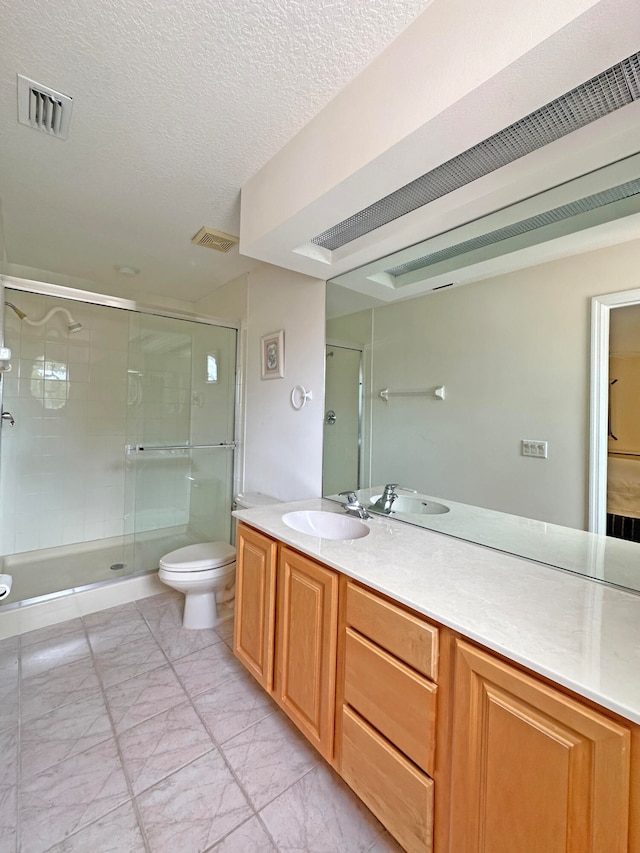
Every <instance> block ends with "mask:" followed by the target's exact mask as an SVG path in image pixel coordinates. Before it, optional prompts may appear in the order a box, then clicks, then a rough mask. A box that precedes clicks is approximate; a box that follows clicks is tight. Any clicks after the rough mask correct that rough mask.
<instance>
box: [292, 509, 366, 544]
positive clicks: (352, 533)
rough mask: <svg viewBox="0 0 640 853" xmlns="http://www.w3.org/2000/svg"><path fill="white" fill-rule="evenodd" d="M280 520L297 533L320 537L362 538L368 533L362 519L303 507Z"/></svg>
mask: <svg viewBox="0 0 640 853" xmlns="http://www.w3.org/2000/svg"><path fill="white" fill-rule="evenodd" d="M282 520H283V521H284V523H285V524H286V525H288V526H289V527H291V528H292V529H293V530H297V531H298V533H307V534H308V535H309V536H319V537H320V539H342V540H346V539H362V537H363V536H368V535H369V528H368V527H367V525H366V524H365V523H364V521H360V520H359V519H357V518H351V517H350V516H348V515H340V513H337V512H323V511H322V510H312V509H304V510H298V512H287V513H285V514H284V515H283V516H282Z"/></svg>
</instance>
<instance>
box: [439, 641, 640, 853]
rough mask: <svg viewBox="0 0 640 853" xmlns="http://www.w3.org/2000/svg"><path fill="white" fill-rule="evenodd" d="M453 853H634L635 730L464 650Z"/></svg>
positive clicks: (459, 657)
mask: <svg viewBox="0 0 640 853" xmlns="http://www.w3.org/2000/svg"><path fill="white" fill-rule="evenodd" d="M455 665H456V676H455V709H454V720H453V750H452V785H451V827H450V832H451V848H450V849H451V851H455V853H481V851H482V853H486V851H491V853H541V851H544V853H605V851H606V853H627V850H631V849H632V848H631V847H629V837H628V816H629V768H630V765H629V762H630V728H629V727H626V726H623V725H620V724H618V723H617V722H615V721H614V720H613V719H611V718H610V717H608V716H606V715H605V714H602V713H600V712H599V711H597V710H596V709H594V708H592V707H590V706H589V705H588V704H587V703H583V702H580V701H577V700H576V699H574V698H573V697H572V696H568V695H567V694H566V693H564V692H563V691H562V689H561V688H558V689H556V688H555V687H553V686H551V685H548V684H546V683H544V682H543V681H542V680H539V679H537V678H535V677H532V676H530V675H529V674H527V673H524V672H522V671H521V670H519V669H518V668H516V667H515V666H511V665H510V664H508V663H507V662H505V661H503V660H501V659H500V658H498V657H496V656H494V655H492V654H490V653H488V652H485V651H483V650H481V649H478V648H476V647H474V646H472V645H470V644H469V643H466V642H465V641H464V640H458V641H457V650H456V664H455Z"/></svg>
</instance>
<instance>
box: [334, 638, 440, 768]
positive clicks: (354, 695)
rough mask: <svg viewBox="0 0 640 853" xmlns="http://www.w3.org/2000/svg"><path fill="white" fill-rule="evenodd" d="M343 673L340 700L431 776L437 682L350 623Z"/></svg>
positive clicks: (346, 639)
mask: <svg viewBox="0 0 640 853" xmlns="http://www.w3.org/2000/svg"><path fill="white" fill-rule="evenodd" d="M344 672H345V675H344V701H345V702H347V703H348V704H349V705H351V707H352V708H354V709H355V710H356V711H357V712H358V713H359V714H360V715H361V716H362V717H364V718H365V719H366V720H368V722H369V723H371V725H372V726H374V727H375V728H376V729H377V730H378V731H379V732H380V733H381V734H382V735H384V736H385V737H386V738H388V739H389V740H390V741H391V742H392V743H393V744H394V745H395V746H397V748H398V749H399V750H401V751H402V752H404V754H405V755H406V756H408V758H410V759H411V760H412V761H414V762H415V763H416V764H417V765H418V766H419V767H421V768H422V769H423V770H424V771H425V773H429V774H430V775H433V765H434V753H435V728H436V695H437V690H438V688H437V687H436V685H435V684H433V683H432V682H430V681H427V679H426V678H424V677H423V676H421V675H419V674H418V673H417V672H415V671H414V670H412V669H410V668H409V667H408V666H405V664H403V663H401V661H399V660H397V659H396V658H395V657H393V656H392V655H390V654H388V653H387V652H385V651H383V650H382V649H380V648H379V647H378V646H376V645H374V644H373V643H371V642H370V641H369V640H367V639H365V638H364V637H361V636H360V635H359V634H357V633H356V632H355V631H353V630H352V629H351V628H347V629H346V632H345V669H344Z"/></svg>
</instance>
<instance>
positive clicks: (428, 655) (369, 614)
mask: <svg viewBox="0 0 640 853" xmlns="http://www.w3.org/2000/svg"><path fill="white" fill-rule="evenodd" d="M346 622H347V625H351V626H352V627H353V628H355V629H356V630H357V631H358V632H359V633H360V634H363V635H364V636H365V637H368V638H369V639H370V640H373V641H374V643H377V644H378V645H379V646H381V647H382V648H383V649H386V650H387V651H389V652H391V654H393V655H395V656H396V657H397V658H399V659H400V660H401V661H404V662H405V663H407V664H409V666H411V667H413V668H414V669H417V670H418V672H421V673H422V674H423V675H426V677H427V678H430V679H431V680H432V681H437V680H438V628H436V626H435V625H430V624H429V623H428V622H425V620H424V619H421V618H420V617H418V616H416V615H414V614H413V613H409V612H407V611H406V610H403V609H402V608H400V607H398V606H397V605H395V604H391V602H389V601H386V600H385V599H384V598H381V597H380V596H379V595H376V594H375V593H373V592H369V590H366V589H363V588H362V587H360V586H356V585H355V584H353V583H351V582H349V583H347V604H346Z"/></svg>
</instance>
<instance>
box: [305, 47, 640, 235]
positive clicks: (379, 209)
mask: <svg viewBox="0 0 640 853" xmlns="http://www.w3.org/2000/svg"><path fill="white" fill-rule="evenodd" d="M639 99H640V53H634V54H633V55H632V56H630V57H628V58H627V59H624V60H623V61H622V62H619V63H618V64H617V65H614V66H613V67H611V68H609V69H607V70H606V71H603V72H602V73H601V74H598V75H597V76H596V77H593V78H592V79H591V80H587V82H586V83H582V84H581V85H580V86H577V87H576V88H575V89H572V90H571V91H570V92H567V93H566V94H564V95H561V96H560V97H559V98H556V100H554V101H551V102H550V103H549V104H546V105H545V106H544V107H541V108H540V109H538V110H535V111H534V112H532V113H530V114H529V115H527V116H525V117H524V118H522V119H520V120H519V121H517V122H515V123H514V124H512V125H510V126H509V127H507V128H505V129H504V130H500V131H498V133H494V134H493V136H490V137H489V138H488V139H485V140H483V141H482V142H479V143H478V144H477V145H474V146H473V147H472V148H469V149H468V150H467V151H463V152H462V153H461V154H458V155H457V156H456V157H454V158H452V159H451V160H448V161H447V162H446V163H443V164H442V165H440V166H437V167H436V168H435V169H432V170H431V171H430V172H427V173H426V174H425V175H421V176H420V177H419V178H416V179H415V180H414V181H411V183H409V184H406V185H405V186H404V187H400V189H398V190H395V192H392V193H390V195H388V196H385V198H382V199H380V200H379V201H376V202H374V203H373V204H372V205H370V206H369V207H366V208H364V209H363V210H360V211H358V213H355V214H354V215H353V216H350V217H349V218H348V219H344V220H343V221H342V222H339V223H338V224H337V225H334V226H333V227H332V228H329V229H327V230H326V231H323V232H322V234H318V236H316V237H314V238H313V239H312V241H311V242H312V243H315V244H316V245H318V246H322V247H323V248H324V249H329V250H330V251H334V250H335V249H339V248H340V247H341V246H344V245H346V244H347V243H350V242H351V241H352V240H356V239H357V238H358V237H362V236H363V235H364V234H369V233H370V232H371V231H374V230H375V229H376V228H380V227H381V226H382V225H386V224H387V223H388V222H392V221H393V220H394V219H398V218H399V217H401V216H404V215H405V214H406V213H410V212H411V211H413V210H417V209H418V208H419V207H422V206H423V205H425V204H429V202H432V201H434V200H435V199H437V198H441V197H442V196H444V195H447V193H450V192H453V191H454V190H457V189H459V188H460V187H463V186H466V184H469V183H471V182H472V181H475V180H477V179H478V178H481V177H483V176H484V175H488V174H489V173H490V172H493V171H495V170H496V169H499V168H501V167H502V166H506V165H507V164H508V163H512V162H514V161H515V160H518V159H519V158H520V157H524V156H525V155H526V154H530V153H531V152H532V151H537V150H538V149H539V148H542V147H543V146H545V145H548V144H549V143H550V142H555V141H556V140H557V139H561V138H562V137H563V136H566V135H567V134H569V133H572V132H573V131H574V130H578V129H579V128H581V127H585V125H588V124H590V123H591V122H593V121H596V120H597V119H599V118H602V117H603V116H605V115H608V114H609V113H612V112H614V111H615V110H618V109H620V108H621V107H624V106H626V105H627V104H630V103H632V102H633V101H637V100H639Z"/></svg>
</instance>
